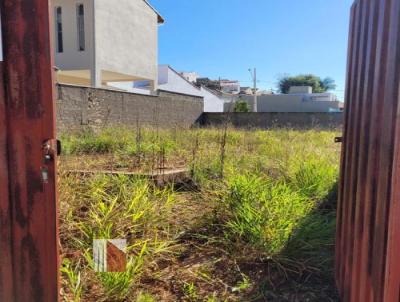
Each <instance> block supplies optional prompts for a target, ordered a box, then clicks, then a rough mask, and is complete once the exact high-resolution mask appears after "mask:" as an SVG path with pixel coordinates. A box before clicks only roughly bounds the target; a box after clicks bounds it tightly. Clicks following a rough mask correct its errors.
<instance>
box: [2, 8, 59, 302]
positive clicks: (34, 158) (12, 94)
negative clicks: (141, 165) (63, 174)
mask: <svg viewBox="0 0 400 302" xmlns="http://www.w3.org/2000/svg"><path fill="white" fill-rule="evenodd" d="M0 3H1V4H0V5H1V6H0V8H1V19H2V20H1V22H2V32H3V50H4V66H3V67H4V68H3V75H4V81H3V82H4V88H5V89H4V91H5V108H3V107H0V122H1V121H2V118H4V115H6V120H7V128H3V129H1V130H0V140H1V138H2V136H1V134H2V132H1V131H4V129H7V143H6V144H5V143H4V141H0V164H2V157H1V155H2V154H3V153H4V149H5V147H6V146H7V148H8V157H7V160H8V181H9V194H7V193H4V195H1V197H2V202H1V208H0V209H1V210H2V212H3V210H5V217H8V218H4V217H3V215H2V216H1V219H2V221H1V224H2V225H3V224H5V225H6V228H5V230H6V234H5V235H7V234H10V236H9V238H10V240H6V239H5V238H7V237H4V240H3V231H2V234H1V235H2V241H1V244H2V246H1V256H2V257H3V256H9V254H8V251H9V250H11V255H12V257H11V261H10V262H9V263H10V264H9V265H8V266H7V265H6V266H5V269H3V268H0V289H2V288H6V289H7V291H5V292H2V291H1V290H0V301H18V302H20V301H22V302H25V301H38V302H39V301H40V302H42V301H51V302H52V301H58V291H59V288H58V281H59V280H58V235H57V231H58V228H57V205H56V183H55V175H56V171H55V159H56V158H55V157H56V154H55V152H54V148H52V147H51V146H52V145H53V144H52V142H53V141H54V138H55V131H54V129H55V121H54V116H55V114H54V97H53V58H52V51H51V44H50V19H49V17H50V10H49V3H48V1H47V0H2V1H1V2H0ZM1 104H2V103H0V106H1ZM1 126H3V125H2V124H1ZM46 142H51V143H49V144H47V143H46ZM46 156H47V157H46ZM3 161H4V160H3ZM0 181H1V184H0V185H1V186H2V188H1V189H4V188H3V182H5V181H7V180H6V179H5V180H4V181H3V179H0ZM1 193H3V192H1ZM8 197H9V200H8V201H7V198H8ZM8 209H9V211H7V210H8ZM7 219H9V220H11V221H8V220H7ZM3 249H4V250H3ZM10 266H11V267H10ZM5 270H8V271H9V273H6V271H5ZM10 270H12V271H11V272H10ZM10 281H13V283H10ZM10 291H12V296H10V294H9V292H10Z"/></svg>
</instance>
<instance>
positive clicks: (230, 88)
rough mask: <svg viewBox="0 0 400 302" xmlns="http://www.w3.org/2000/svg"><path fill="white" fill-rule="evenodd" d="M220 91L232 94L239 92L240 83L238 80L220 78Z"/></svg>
mask: <svg viewBox="0 0 400 302" xmlns="http://www.w3.org/2000/svg"><path fill="white" fill-rule="evenodd" d="M219 84H220V87H221V91H223V92H226V93H232V94H239V93H240V83H239V81H231V80H221V81H219Z"/></svg>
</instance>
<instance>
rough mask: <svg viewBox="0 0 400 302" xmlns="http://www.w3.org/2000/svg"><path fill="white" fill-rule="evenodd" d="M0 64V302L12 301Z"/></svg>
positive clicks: (4, 128) (4, 124)
mask: <svg viewBox="0 0 400 302" xmlns="http://www.w3.org/2000/svg"><path fill="white" fill-rule="evenodd" d="M2 83H3V63H2V62H0V301H12V297H13V278H12V249H11V243H12V241H11V232H12V228H11V212H10V202H9V199H8V196H9V192H8V185H9V184H8V163H7V158H8V156H7V119H6V104H5V98H4V89H3V88H4V86H3V85H2Z"/></svg>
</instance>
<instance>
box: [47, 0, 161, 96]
mask: <svg viewBox="0 0 400 302" xmlns="http://www.w3.org/2000/svg"><path fill="white" fill-rule="evenodd" d="M52 7H53V12H54V24H53V26H54V46H55V47H54V48H55V64H56V67H57V68H58V69H59V71H58V73H57V78H58V81H59V82H61V83H70V84H78V85H92V86H95V87H101V86H102V85H106V84H107V82H125V81H126V82H128V81H129V82H132V81H142V80H147V81H149V82H150V84H151V86H152V88H153V89H156V87H157V77H158V76H157V73H158V68H157V66H158V25H159V24H162V23H163V22H164V20H163V18H162V17H161V16H160V14H159V13H158V12H157V11H156V10H155V9H154V8H153V7H152V6H151V5H150V4H149V2H147V1H146V0H52Z"/></svg>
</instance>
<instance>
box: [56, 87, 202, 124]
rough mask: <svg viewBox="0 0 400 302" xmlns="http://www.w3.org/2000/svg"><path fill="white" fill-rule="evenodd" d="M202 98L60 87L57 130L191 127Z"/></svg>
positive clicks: (196, 119) (58, 90) (197, 119)
mask: <svg viewBox="0 0 400 302" xmlns="http://www.w3.org/2000/svg"><path fill="white" fill-rule="evenodd" d="M203 107H204V102H203V98H202V97H196V96H190V95H185V94H178V93H171V92H167V91H162V90H159V91H158V94H157V95H155V96H152V95H141V94H135V93H129V92H124V91H118V90H109V89H99V88H91V87H82V86H74V85H64V84H62V85H57V129H58V131H59V132H63V131H66V130H79V129H82V128H85V127H91V128H95V129H96V128H103V127H110V126H118V125H125V126H128V127H129V126H137V125H138V124H139V125H141V126H146V125H148V126H160V127H184V128H189V127H191V126H192V125H194V124H196V123H198V122H199V120H200V118H201V115H202V112H203Z"/></svg>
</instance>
